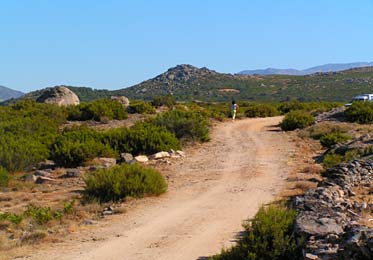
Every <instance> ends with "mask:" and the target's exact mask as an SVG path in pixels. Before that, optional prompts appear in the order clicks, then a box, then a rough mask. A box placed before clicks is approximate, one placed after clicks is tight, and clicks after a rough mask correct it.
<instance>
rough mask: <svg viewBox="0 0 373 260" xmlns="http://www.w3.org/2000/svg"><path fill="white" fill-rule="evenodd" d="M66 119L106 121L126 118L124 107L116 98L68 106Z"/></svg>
mask: <svg viewBox="0 0 373 260" xmlns="http://www.w3.org/2000/svg"><path fill="white" fill-rule="evenodd" d="M67 111H68V120H73V121H74V120H80V121H86V120H94V121H100V122H106V121H108V120H113V119H117V120H123V119H126V118H128V115H127V112H126V109H125V107H124V106H123V105H122V104H121V103H120V102H118V101H117V100H111V99H100V100H95V101H92V102H89V103H81V104H79V105H78V106H69V107H68V108H67Z"/></svg>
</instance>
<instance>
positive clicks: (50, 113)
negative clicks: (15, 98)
mask: <svg viewBox="0 0 373 260" xmlns="http://www.w3.org/2000/svg"><path fill="white" fill-rule="evenodd" d="M65 121H66V113H65V111H64V109H63V108H60V107H58V106H56V105H51V104H39V103H36V102H34V101H31V100H24V101H19V102H17V103H16V104H14V105H12V106H9V107H0V147H3V148H5V147H6V149H0V165H1V166H3V167H4V168H6V169H7V170H8V171H9V172H15V171H19V170H24V169H27V168H31V167H33V166H35V165H36V164H37V163H38V162H40V161H42V160H44V159H46V158H47V157H48V155H49V151H48V148H49V146H50V145H51V143H53V142H54V139H55V137H56V136H57V134H58V128H59V126H60V125H61V124H62V123H63V122H65Z"/></svg>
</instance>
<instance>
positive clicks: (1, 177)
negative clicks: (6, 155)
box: [0, 165, 9, 187]
mask: <svg viewBox="0 0 373 260" xmlns="http://www.w3.org/2000/svg"><path fill="white" fill-rule="evenodd" d="M8 182H9V173H8V171H7V170H6V169H5V168H3V167H2V166H1V165H0V187H6V186H7V185H8Z"/></svg>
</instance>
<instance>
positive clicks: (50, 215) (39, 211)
mask: <svg viewBox="0 0 373 260" xmlns="http://www.w3.org/2000/svg"><path fill="white" fill-rule="evenodd" d="M24 215H25V216H29V217H31V218H32V219H33V220H34V221H35V222H36V223H37V224H39V225H42V224H45V223H47V222H49V221H51V220H52V219H61V218H62V216H63V213H62V212H59V211H53V210H52V209H51V208H50V207H38V206H34V205H28V206H27V209H26V211H25V212H24Z"/></svg>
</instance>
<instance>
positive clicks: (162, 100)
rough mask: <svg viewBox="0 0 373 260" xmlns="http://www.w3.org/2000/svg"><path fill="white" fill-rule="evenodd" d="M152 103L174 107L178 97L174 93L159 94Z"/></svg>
mask: <svg viewBox="0 0 373 260" xmlns="http://www.w3.org/2000/svg"><path fill="white" fill-rule="evenodd" d="M152 105H153V106H155V107H160V106H167V107H172V106H174V105H176V99H175V97H174V96H172V95H166V96H157V97H155V98H154V99H153V101H152Z"/></svg>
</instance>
